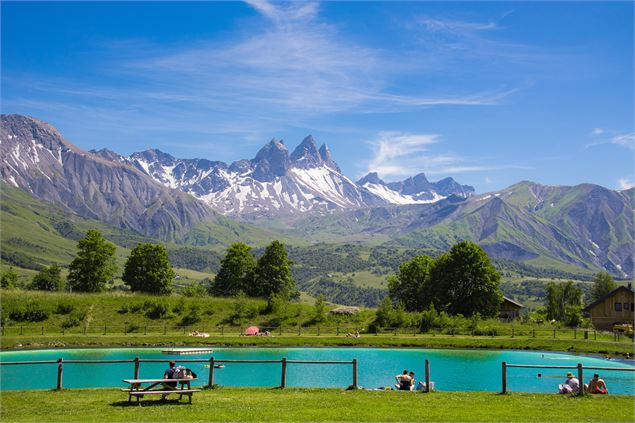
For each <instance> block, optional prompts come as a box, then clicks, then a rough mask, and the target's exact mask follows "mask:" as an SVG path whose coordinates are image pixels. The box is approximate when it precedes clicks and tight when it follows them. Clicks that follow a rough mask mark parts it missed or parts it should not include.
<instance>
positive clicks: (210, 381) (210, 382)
mask: <svg viewBox="0 0 635 423" xmlns="http://www.w3.org/2000/svg"><path fill="white" fill-rule="evenodd" d="M213 386H214V356H212V357H210V358H209V378H208V379H207V387H208V388H212V387H213Z"/></svg>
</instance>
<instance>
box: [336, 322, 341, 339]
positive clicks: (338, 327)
mask: <svg viewBox="0 0 635 423" xmlns="http://www.w3.org/2000/svg"><path fill="white" fill-rule="evenodd" d="M336 335H337V336H340V325H337V332H336Z"/></svg>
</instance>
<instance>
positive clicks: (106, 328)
mask: <svg viewBox="0 0 635 423" xmlns="http://www.w3.org/2000/svg"><path fill="white" fill-rule="evenodd" d="M107 331H108V326H106V325H104V335H105V334H106V332H107Z"/></svg>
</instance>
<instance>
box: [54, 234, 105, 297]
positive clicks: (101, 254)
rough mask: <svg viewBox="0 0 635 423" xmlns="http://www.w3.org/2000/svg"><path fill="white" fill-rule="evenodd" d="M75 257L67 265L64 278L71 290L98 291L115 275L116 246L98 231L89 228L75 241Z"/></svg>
mask: <svg viewBox="0 0 635 423" xmlns="http://www.w3.org/2000/svg"><path fill="white" fill-rule="evenodd" d="M77 248H78V252H77V257H75V259H74V260H73V261H72V262H71V264H70V266H69V267H68V269H69V273H68V278H67V279H66V280H67V282H68V284H69V286H70V288H71V290H73V291H81V292H100V291H103V290H104V289H105V288H106V283H107V282H108V281H110V280H112V279H113V278H114V276H115V271H116V270H117V266H116V264H115V250H116V247H115V246H114V245H113V244H111V243H110V242H108V241H107V240H106V239H105V238H104V237H103V236H102V235H101V233H100V232H99V231H96V230H92V229H91V230H89V231H88V232H86V235H85V236H84V238H82V239H80V240H79V242H78V243H77Z"/></svg>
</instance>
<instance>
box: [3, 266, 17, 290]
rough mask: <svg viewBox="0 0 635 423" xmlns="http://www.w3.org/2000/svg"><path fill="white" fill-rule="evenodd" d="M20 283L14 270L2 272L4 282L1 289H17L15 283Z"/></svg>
mask: <svg viewBox="0 0 635 423" xmlns="http://www.w3.org/2000/svg"><path fill="white" fill-rule="evenodd" d="M17 281H18V274H17V273H15V271H14V270H13V268H10V269H9V270H5V271H4V272H2V281H1V283H0V287H1V288H4V289H11V288H14V287H15V283H16V282H17Z"/></svg>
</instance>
